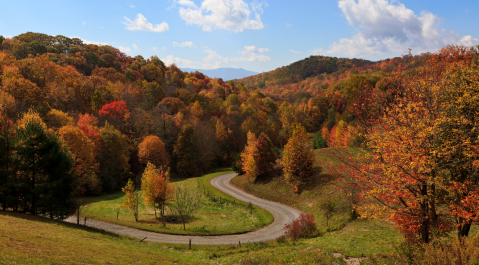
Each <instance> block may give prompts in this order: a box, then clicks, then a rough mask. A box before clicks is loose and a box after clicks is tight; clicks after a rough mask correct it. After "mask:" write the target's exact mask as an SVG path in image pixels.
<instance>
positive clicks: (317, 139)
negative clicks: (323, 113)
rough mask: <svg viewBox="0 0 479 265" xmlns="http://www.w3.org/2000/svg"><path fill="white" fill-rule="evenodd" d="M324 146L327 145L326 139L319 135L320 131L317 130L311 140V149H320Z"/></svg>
mask: <svg viewBox="0 0 479 265" xmlns="http://www.w3.org/2000/svg"><path fill="white" fill-rule="evenodd" d="M326 147H328V144H327V143H326V139H324V138H323V137H322V136H321V131H319V132H317V133H316V135H315V136H314V140H313V149H320V148H326Z"/></svg>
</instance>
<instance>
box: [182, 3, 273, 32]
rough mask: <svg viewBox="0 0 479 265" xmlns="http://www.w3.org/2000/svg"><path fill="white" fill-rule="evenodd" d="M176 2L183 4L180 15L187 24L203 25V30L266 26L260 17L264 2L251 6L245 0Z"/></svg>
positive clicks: (241, 29)
mask: <svg viewBox="0 0 479 265" xmlns="http://www.w3.org/2000/svg"><path fill="white" fill-rule="evenodd" d="M175 3H177V4H179V5H182V7H180V16H181V18H182V19H183V20H185V21H186V24H187V25H189V24H191V25H199V26H202V29H203V31H213V29H225V30H229V31H233V32H242V31H243V30H257V29H262V28H264V25H263V22H261V17H260V13H263V7H262V5H263V3H259V4H258V3H252V4H251V8H250V6H249V5H248V4H247V3H245V2H244V1H243V0H203V2H202V3H201V6H200V7H198V6H196V5H195V4H194V3H193V2H192V1H190V0H177V1H175ZM265 6H266V5H265Z"/></svg>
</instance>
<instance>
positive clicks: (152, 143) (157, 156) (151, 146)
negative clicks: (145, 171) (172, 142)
mask: <svg viewBox="0 0 479 265" xmlns="http://www.w3.org/2000/svg"><path fill="white" fill-rule="evenodd" d="M138 156H139V158H140V162H142V163H143V164H148V163H152V164H153V165H155V166H157V167H160V166H162V165H164V166H168V165H169V164H170V157H169V155H168V153H167V152H166V149H165V144H164V143H163V142H162V141H161V140H160V138H158V136H156V135H149V136H147V137H145V139H144V140H143V141H142V142H141V143H140V144H139V145H138Z"/></svg>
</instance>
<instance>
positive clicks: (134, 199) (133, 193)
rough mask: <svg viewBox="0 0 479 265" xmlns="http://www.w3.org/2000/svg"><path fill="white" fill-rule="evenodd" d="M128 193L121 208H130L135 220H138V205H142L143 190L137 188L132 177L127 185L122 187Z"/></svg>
mask: <svg viewBox="0 0 479 265" xmlns="http://www.w3.org/2000/svg"><path fill="white" fill-rule="evenodd" d="M121 191H123V192H124V193H125V195H126V198H125V201H123V203H122V204H121V206H120V207H121V208H128V209H129V210H130V211H132V212H133V216H134V217H135V221H136V222H138V207H139V206H140V197H141V192H140V191H139V190H135V185H134V184H133V181H132V180H131V179H129V180H128V183H127V184H126V186H125V187H123V188H122V189H121Z"/></svg>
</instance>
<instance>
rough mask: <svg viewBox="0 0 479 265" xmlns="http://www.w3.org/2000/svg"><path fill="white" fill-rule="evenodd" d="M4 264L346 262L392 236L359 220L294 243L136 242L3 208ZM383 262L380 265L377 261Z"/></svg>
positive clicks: (0, 260)
mask: <svg viewBox="0 0 479 265" xmlns="http://www.w3.org/2000/svg"><path fill="white" fill-rule="evenodd" d="M0 224H2V225H0V264H173V263H175V264H242V262H244V263H243V264H268V263H269V264H332V263H333V262H336V263H337V264H345V263H344V262H343V261H342V260H341V259H336V258H334V257H333V256H332V253H334V252H340V253H343V255H346V256H361V255H365V256H371V257H374V256H381V255H382V254H384V253H390V252H391V251H392V247H391V244H390V241H391V240H394V239H395V238H396V237H397V235H395V234H388V233H387V231H389V230H388V229H385V227H384V225H383V224H380V223H377V222H366V221H357V222H352V223H350V224H348V225H347V226H346V227H345V228H344V229H343V230H342V231H338V232H333V233H328V234H326V235H324V236H320V237H317V238H312V239H304V240H300V241H298V242H296V243H291V242H289V241H285V242H276V241H272V242H267V243H255V244H242V246H241V247H239V246H238V245H226V246H196V245H193V246H192V249H191V250H190V249H188V246H187V245H174V244H160V243H152V242H138V240H136V239H132V238H130V237H125V236H117V235H113V234H110V233H107V232H102V231H98V230H95V229H91V228H85V227H83V226H76V225H72V224H67V223H62V222H58V221H53V220H49V219H47V218H43V217H35V216H31V215H25V214H19V213H11V212H1V211H0ZM379 264H381V263H379Z"/></svg>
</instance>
